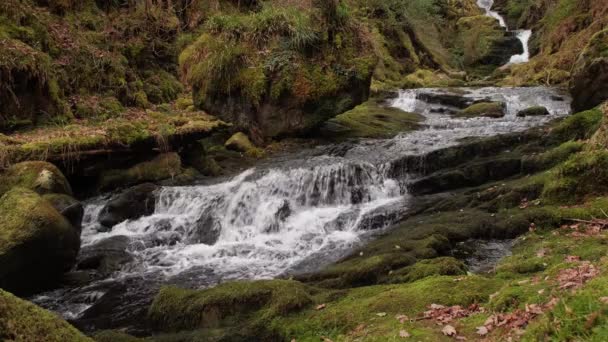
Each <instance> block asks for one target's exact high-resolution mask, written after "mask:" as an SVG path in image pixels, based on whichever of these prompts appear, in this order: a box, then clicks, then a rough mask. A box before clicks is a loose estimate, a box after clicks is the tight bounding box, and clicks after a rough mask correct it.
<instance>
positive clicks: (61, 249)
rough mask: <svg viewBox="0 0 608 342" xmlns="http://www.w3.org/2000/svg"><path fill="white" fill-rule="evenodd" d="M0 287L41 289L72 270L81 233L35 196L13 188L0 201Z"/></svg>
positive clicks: (23, 290) (11, 289)
mask: <svg viewBox="0 0 608 342" xmlns="http://www.w3.org/2000/svg"><path fill="white" fill-rule="evenodd" d="M0 217H1V218H2V225H1V226H0V287H1V288H4V289H6V290H8V291H12V292H17V293H28V292H32V291H36V290H39V289H42V288H44V287H46V286H48V285H50V284H52V283H53V282H54V281H55V280H57V279H58V278H59V277H60V276H61V274H62V273H63V272H64V271H67V270H68V269H70V267H72V265H73V264H74V262H75V260H76V255H77V254H78V250H79V248H80V231H79V230H78V229H77V228H75V227H73V226H72V224H70V222H69V221H68V220H67V219H66V218H65V217H64V216H63V215H61V214H60V213H59V212H58V211H57V210H56V209H55V208H53V206H52V205H51V204H50V203H49V202H48V201H46V200H45V199H43V198H42V197H41V196H40V195H38V194H37V193H35V192H33V191H31V190H28V189H25V188H19V187H16V188H13V189H12V190H10V191H8V192H7V193H6V194H4V195H3V196H2V197H1V198H0Z"/></svg>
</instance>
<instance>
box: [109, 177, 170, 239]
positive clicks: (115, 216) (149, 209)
mask: <svg viewBox="0 0 608 342" xmlns="http://www.w3.org/2000/svg"><path fill="white" fill-rule="evenodd" d="M157 190H158V186H156V185H154V184H152V183H145V184H141V185H137V186H134V187H132V188H130V189H127V190H126V191H124V192H123V193H121V194H120V195H118V196H117V197H115V198H114V199H112V200H111V201H110V202H108V204H106V206H105V207H104V208H103V209H102V210H101V212H100V213H99V223H101V225H102V226H103V227H105V228H106V229H107V230H110V229H112V227H114V226H115V225H117V224H119V223H121V222H123V221H126V220H133V219H137V218H140V217H142V216H146V215H150V214H152V213H153V212H154V206H155V197H154V193H155V191H157Z"/></svg>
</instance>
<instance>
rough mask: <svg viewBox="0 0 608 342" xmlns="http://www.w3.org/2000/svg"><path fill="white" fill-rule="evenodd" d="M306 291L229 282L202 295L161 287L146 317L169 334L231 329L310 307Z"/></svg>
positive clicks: (274, 283)
mask: <svg viewBox="0 0 608 342" xmlns="http://www.w3.org/2000/svg"><path fill="white" fill-rule="evenodd" d="M310 291H311V290H310V289H309V288H308V287H307V286H305V285H303V284H301V283H298V282H294V281H289V280H270V281H256V282H232V283H225V284H221V285H218V286H217V287H214V288H211V289H208V290H202V291H193V290H183V289H178V288H175V287H164V288H163V289H162V290H161V292H160V293H159V294H158V295H157V296H156V298H155V299H154V303H152V306H151V307H150V310H149V312H148V317H149V319H150V320H151V321H152V322H154V324H155V326H156V327H157V328H161V329H165V330H169V331H175V330H183V329H190V330H192V329H196V328H213V327H220V326H226V325H235V324H239V323H240V322H241V321H242V320H243V319H245V318H247V317H250V318H257V319H259V318H264V317H266V318H270V317H275V316H277V315H286V314H288V313H290V312H294V311H298V310H301V309H303V308H305V307H307V306H308V305H310V304H311V303H312V299H311V295H310Z"/></svg>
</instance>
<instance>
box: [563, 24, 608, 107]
mask: <svg viewBox="0 0 608 342" xmlns="http://www.w3.org/2000/svg"><path fill="white" fill-rule="evenodd" d="M570 93H571V94H572V97H573V101H572V109H573V110H574V111H575V112H580V111H583V110H587V109H591V108H593V107H595V106H598V105H599V104H601V103H602V102H604V101H606V100H607V99H608V29H606V30H603V31H600V32H598V33H596V34H595V35H594V36H593V38H592V39H591V41H590V42H589V44H588V45H587V47H586V48H585V50H584V51H583V53H582V54H581V56H580V57H579V58H578V60H577V62H576V64H575V66H574V71H573V73H572V77H571V81H570Z"/></svg>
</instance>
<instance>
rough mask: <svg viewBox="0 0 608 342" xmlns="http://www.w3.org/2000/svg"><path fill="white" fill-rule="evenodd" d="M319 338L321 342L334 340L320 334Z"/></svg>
mask: <svg viewBox="0 0 608 342" xmlns="http://www.w3.org/2000/svg"><path fill="white" fill-rule="evenodd" d="M321 340H322V341H323V342H334V341H332V340H331V339H330V338H327V337H325V336H321Z"/></svg>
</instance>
